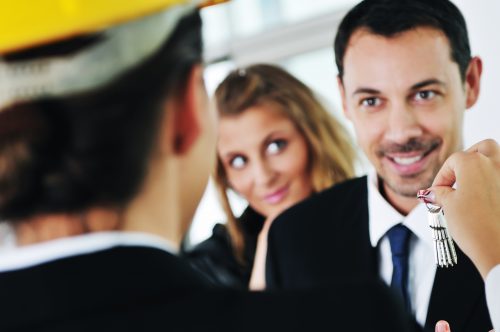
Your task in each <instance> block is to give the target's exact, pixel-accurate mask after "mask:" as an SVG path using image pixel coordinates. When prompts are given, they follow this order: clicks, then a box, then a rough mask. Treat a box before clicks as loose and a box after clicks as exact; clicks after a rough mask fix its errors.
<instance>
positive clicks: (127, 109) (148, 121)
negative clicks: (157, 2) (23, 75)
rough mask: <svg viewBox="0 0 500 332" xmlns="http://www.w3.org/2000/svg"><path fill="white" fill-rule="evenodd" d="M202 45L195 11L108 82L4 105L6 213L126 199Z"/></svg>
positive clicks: (1, 209) (1, 205)
mask: <svg viewBox="0 0 500 332" xmlns="http://www.w3.org/2000/svg"><path fill="white" fill-rule="evenodd" d="M70 42H72V41H70ZM59 44H61V43H59ZM62 44H64V43H62ZM59 46H60V45H57V47H56V46H54V52H56V53H57V52H58V51H57V48H58V47H59ZM46 50H47V47H44V52H46ZM201 51H202V42H201V19H200V16H199V13H198V12H196V13H193V14H190V15H189V16H186V17H185V18H183V19H182V20H181V21H180V22H179V23H178V25H177V27H176V30H175V31H174V32H173V34H172V35H171V36H170V38H168V40H167V41H166V42H165V43H164V45H162V46H161V48H160V49H159V50H158V51H157V52H156V53H155V54H154V55H152V56H151V57H150V58H149V59H147V60H146V61H145V62H143V63H141V64H140V65H138V66H137V67H134V68H132V69H130V70H129V71H127V72H125V73H124V74H123V75H121V76H120V77H119V78H117V79H115V80H114V81H112V82H111V83H109V84H107V85H106V86H105V87H103V88H100V89H97V90H95V91H92V92H88V93H83V94H79V95H74V96H68V97H62V98H50V99H44V100H39V101H34V102H27V103H22V104H18V105H14V106H12V107H9V108H7V109H3V110H0V220H11V221H12V220H14V221H15V220H16V219H21V218H26V217H30V216H32V215H35V214H38V213H58V212H77V211H81V210H83V209H86V208H88V207H92V206H98V207H116V208H119V207H122V206H124V205H125V204H126V203H128V201H129V200H130V199H131V198H133V197H134V195H135V194H136V193H137V191H138V190H139V189H140V186H141V184H142V182H143V180H144V176H145V172H146V166H147V164H148V161H149V158H150V154H151V152H152V147H153V146H154V142H155V140H156V135H157V132H158V128H157V127H158V122H159V121H158V120H159V119H160V117H161V116H162V114H163V112H162V111H163V105H164V102H165V100H166V98H167V97H168V96H170V95H173V94H176V93H179V92H182V89H183V87H184V85H185V83H186V78H187V76H188V73H189V71H190V69H191V68H192V66H193V65H195V64H197V63H200V62H201ZM30 52H31V51H30ZM22 58H23V57H22V56H21V57H20V59H22ZM9 61H15V59H14V60H13V59H9Z"/></svg>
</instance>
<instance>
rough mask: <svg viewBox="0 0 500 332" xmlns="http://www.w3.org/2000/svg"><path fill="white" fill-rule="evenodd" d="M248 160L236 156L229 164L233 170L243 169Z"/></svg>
mask: <svg viewBox="0 0 500 332" xmlns="http://www.w3.org/2000/svg"><path fill="white" fill-rule="evenodd" d="M246 162H247V161H246V158H245V157H243V156H236V157H234V158H233V159H231V161H230V162H229V164H230V165H231V167H232V168H235V169H241V168H243V167H244V166H245V164H246Z"/></svg>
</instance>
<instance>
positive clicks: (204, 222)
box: [186, 0, 500, 246]
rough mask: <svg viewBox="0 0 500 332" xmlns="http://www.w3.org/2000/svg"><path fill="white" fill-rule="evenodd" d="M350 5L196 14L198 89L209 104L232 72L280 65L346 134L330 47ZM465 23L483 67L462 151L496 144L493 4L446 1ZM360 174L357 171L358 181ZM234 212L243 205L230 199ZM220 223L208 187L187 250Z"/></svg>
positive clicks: (257, 6)
mask: <svg viewBox="0 0 500 332" xmlns="http://www.w3.org/2000/svg"><path fill="white" fill-rule="evenodd" d="M358 2H359V1H356V0H314V1H303V0H232V1H231V2H229V3H226V4H223V5H219V6H213V7H208V8H206V9H203V10H202V19H203V23H204V30H203V38H204V42H205V64H206V70H205V81H206V85H207V89H208V92H209V95H210V96H211V95H212V94H213V92H214V90H215V88H216V87H217V85H218V84H219V83H220V82H221V81H222V80H223V79H224V77H225V76H226V75H227V74H228V72H229V71H231V70H232V69H234V68H239V67H244V66H247V65H249V64H254V63H262V62H265V63H274V64H279V65H281V66H282V67H284V68H285V69H287V70H288V71H290V72H291V73H292V74H293V75H295V76H296V77H298V78H299V79H301V80H302V81H303V82H304V83H306V84H307V85H309V86H310V87H311V88H312V89H313V90H314V91H315V92H316V93H317V95H318V96H319V98H320V100H322V101H323V102H324V104H325V106H326V107H327V109H329V110H330V111H331V112H332V113H333V114H334V115H335V116H337V118H338V119H340V120H341V121H342V122H343V123H344V124H345V125H346V126H347V127H348V128H349V129H350V130H351V133H352V134H353V131H352V128H351V127H350V124H349V123H348V122H347V121H345V120H344V118H343V115H342V108H341V104H340V95H339V92H338V89H337V82H336V75H337V69H336V66H335V61H334V56H333V39H334V36H335V33H336V30H337V26H338V24H339V23H340V20H341V19H342V17H343V16H344V15H345V13H346V12H347V11H348V10H349V9H350V8H351V7H352V6H354V5H355V4H356V3H358ZM453 2H454V3H455V4H456V5H457V6H458V7H459V8H460V10H461V11H462V13H463V14H464V16H465V19H466V21H467V25H468V29H469V38H470V41H471V46H472V53H473V55H479V56H481V58H482V59H483V77H482V86H481V95H480V98H479V102H478V103H477V104H476V105H475V106H474V107H473V108H472V109H470V110H468V111H467V113H466V116H465V126H464V137H465V142H464V144H465V147H468V146H470V145H471V144H473V143H475V142H477V141H479V140H481V139H485V138H494V139H496V140H497V141H500V105H499V104H500V103H498V102H497V101H498V100H500V99H499V98H498V97H497V94H498V93H499V92H497V91H496V89H497V88H499V87H500V38H499V37H498V35H497V31H500V1H498V0H477V1H472V0H453ZM364 172H366V166H363V165H360V167H359V170H358V173H359V175H361V174H363V173H364ZM230 199H231V204H232V205H233V207H234V211H240V212H241V211H243V208H244V207H245V206H246V202H244V201H243V200H242V199H240V198H239V197H238V196H237V195H230ZM223 222H225V216H224V213H223V211H222V209H221V207H220V205H219V202H218V198H217V195H216V192H215V190H214V187H213V185H212V183H209V186H208V188H207V190H206V192H205V195H204V197H203V200H202V202H201V204H200V206H199V208H198V210H197V212H196V215H195V217H194V221H193V224H192V227H191V230H190V232H189V234H188V238H187V241H186V244H187V245H188V246H190V245H193V244H196V243H198V242H200V241H202V240H204V239H205V238H207V237H209V236H210V235H211V233H212V228H213V226H214V224H215V223H223Z"/></svg>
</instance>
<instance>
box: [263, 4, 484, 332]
mask: <svg viewBox="0 0 500 332" xmlns="http://www.w3.org/2000/svg"><path fill="white" fill-rule="evenodd" d="M335 57H336V63H337V67H338V70H339V75H338V83H339V87H340V90H341V96H342V100H343V108H344V112H345V115H346V116H347V118H348V119H349V120H351V122H352V123H353V125H354V128H355V132H356V136H357V141H358V143H359V145H360V147H361V148H362V150H363V151H364V153H365V154H366V156H367V157H368V159H369V161H370V162H371V164H372V166H373V170H372V171H371V172H369V174H368V176H367V177H361V178H357V179H353V180H350V181H347V182H344V183H342V184H340V185H337V186H334V187H332V188H330V189H328V190H326V191H324V192H322V193H320V194H317V195H314V196H313V197H312V198H311V199H308V200H306V201H305V202H303V203H301V204H299V205H297V206H295V207H293V208H291V209H290V210H288V211H287V212H285V213H284V214H283V215H281V216H280V217H278V218H277V220H276V221H275V222H274V223H273V225H272V227H271V230H270V235H269V246H268V256H267V267H266V270H267V271H266V274H267V277H266V279H267V286H268V288H271V289H272V288H314V287H329V286H330V285H333V284H335V283H336V282H338V281H339V280H343V279H353V278H356V279H360V278H361V279H362V278H367V279H371V278H382V280H384V281H385V282H386V283H387V284H388V285H390V286H391V288H393V289H394V292H395V293H396V294H398V296H399V297H400V299H401V302H402V305H404V306H405V308H406V310H407V311H408V312H409V313H411V314H412V315H413V316H414V317H415V320H416V322H417V323H418V324H419V325H420V326H423V327H425V329H427V330H433V329H434V324H435V323H436V321H437V320H439V319H446V320H448V321H450V322H452V323H451V324H452V326H453V327H454V331H487V330H489V329H490V328H491V323H490V321H489V317H488V313H487V309H486V304H485V299H484V286H483V283H482V281H481V278H480V276H479V274H478V273H477V271H476V270H475V269H474V267H473V266H472V264H471V262H470V261H469V259H468V258H467V257H466V256H465V255H463V253H461V252H460V250H458V256H459V257H458V265H457V266H455V267H453V268H448V269H436V267H435V264H434V257H433V250H434V244H433V240H432V238H431V233H430V230H429V229H428V226H427V210H426V208H425V206H424V205H422V204H419V202H418V201H417V199H416V193H417V191H418V190H419V189H420V188H427V187H428V186H430V185H431V184H432V180H433V179H434V177H435V175H436V174H437V172H438V170H439V169H440V167H441V166H442V164H443V163H444V161H445V160H446V158H447V157H448V156H450V155H451V154H452V153H453V152H456V151H459V150H462V148H463V146H462V126H463V116H464V112H465V110H466V109H468V108H470V107H472V106H473V105H474V104H475V102H476V101H477V98H478V95H479V90H480V89H479V87H480V77H481V71H482V62H481V59H480V58H478V57H472V56H471V52H470V46H469V41H468V35H467V28H466V24H465V20H464V18H463V16H462V14H461V13H460V11H459V10H458V9H457V8H456V6H455V5H453V4H452V3H451V2H450V1H448V0H366V1H363V2H361V3H359V4H358V5H357V6H356V7H354V8H353V9H352V10H351V11H350V12H349V13H348V14H347V15H346V17H345V18H344V19H343V21H342V23H341V24H340V27H339V30H338V33H337V36H336V39H335Z"/></svg>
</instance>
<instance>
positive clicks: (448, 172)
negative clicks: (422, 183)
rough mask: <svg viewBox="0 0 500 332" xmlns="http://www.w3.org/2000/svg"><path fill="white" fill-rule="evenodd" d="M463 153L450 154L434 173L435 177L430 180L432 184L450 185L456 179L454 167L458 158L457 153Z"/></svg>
mask: <svg viewBox="0 0 500 332" xmlns="http://www.w3.org/2000/svg"><path fill="white" fill-rule="evenodd" d="M459 153H463V152H457V153H455V154H453V155H451V156H450V157H449V158H448V159H446V161H445V162H444V164H443V166H441V169H440V170H439V172H438V173H437V174H436V177H435V178H434V181H433V182H432V186H433V187H434V186H448V187H451V186H453V184H454V183H455V181H456V179H457V178H456V174H455V169H456V159H457V158H458V157H457V156H458V154H459Z"/></svg>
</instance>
